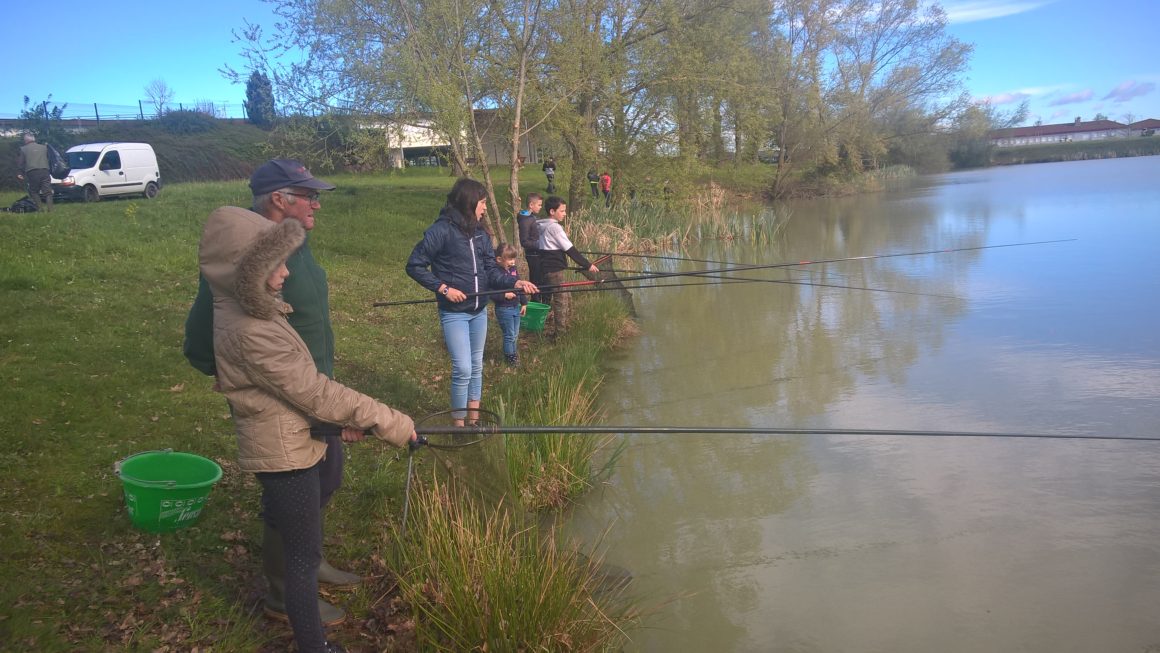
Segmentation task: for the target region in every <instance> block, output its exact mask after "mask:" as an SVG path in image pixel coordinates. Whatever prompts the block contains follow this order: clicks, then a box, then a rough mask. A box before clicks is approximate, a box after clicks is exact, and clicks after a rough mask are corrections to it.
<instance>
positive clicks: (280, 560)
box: [262, 526, 346, 627]
mask: <svg viewBox="0 0 1160 653" xmlns="http://www.w3.org/2000/svg"><path fill="white" fill-rule="evenodd" d="M262 571H263V572H264V573H265V574H266V581H267V582H268V583H269V584H270V590H269V592H267V593H266V600H265V609H264V612H265V613H266V616H268V617H271V618H274V619H277V620H279V621H285V622H287V623H289V621H290V617H289V616H288V615H287V614H286V552H285V550H284V549H283V548H282V536H281V535H279V534H278V531H276V530H274V529H273V528H270V527H269V526H266V533H265V535H264V536H263V539H262ZM318 616H319V617H321V618H322V625H323V627H329V626H337V625H338V624H340V623H342V622H344V621H346V612H344V611H343V610H342V608H339V607H336V606H333V605H331V604H329V603H327V602H326V601H323V600H322V599H318Z"/></svg>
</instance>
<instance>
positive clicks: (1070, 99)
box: [1047, 88, 1095, 107]
mask: <svg viewBox="0 0 1160 653" xmlns="http://www.w3.org/2000/svg"><path fill="white" fill-rule="evenodd" d="M1093 96H1095V93H1093V92H1092V90H1091V89H1090V88H1086V89H1084V90H1082V91H1079V92H1077V93H1068V94H1067V95H1064V96H1063V97H1059V98H1056V99H1054V100H1052V101H1051V102H1049V103H1048V105H1047V106H1049V107H1061V106H1063V105H1065V104H1075V103H1076V102H1087V101H1088V100H1090V99H1092V97H1093Z"/></svg>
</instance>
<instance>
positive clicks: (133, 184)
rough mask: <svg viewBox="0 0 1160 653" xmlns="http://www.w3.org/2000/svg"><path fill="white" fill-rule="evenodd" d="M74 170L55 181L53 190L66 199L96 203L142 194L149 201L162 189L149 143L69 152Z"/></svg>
mask: <svg viewBox="0 0 1160 653" xmlns="http://www.w3.org/2000/svg"><path fill="white" fill-rule="evenodd" d="M65 156H66V157H68V165H69V167H70V168H72V170H70V171H69V173H68V176H67V177H65V178H64V179H59V180H58V179H53V180H52V181H53V184H52V185H53V190H54V191H55V192H56V194H57V195H60V196H62V197H66V198H73V199H83V200H84V201H86V202H96V201H97V200H99V199H101V198H102V197H108V196H110V195H131V194H134V193H141V194H142V195H144V196H145V198H146V199H153V198H154V197H157V193H158V191H160V190H161V170H160V169H159V168H158V167H157V155H156V154H155V153H154V152H153V147H152V146H150V145H149V144H148V143H86V144H84V145H77V146H74V147H70V148H68V152H66V153H65Z"/></svg>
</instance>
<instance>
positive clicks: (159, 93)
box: [145, 77, 173, 118]
mask: <svg viewBox="0 0 1160 653" xmlns="http://www.w3.org/2000/svg"><path fill="white" fill-rule="evenodd" d="M145 95H146V97H148V98H149V103H150V104H152V105H153V108H154V109H155V112H154V115H155V116H156V117H158V118H160V117H161V116H163V115H164V114H165V106H166V105H167V104H169V103H170V102H172V101H173V89H171V88H169V84H166V83H165V80H164V79H161V78H160V77H158V78H156V79H154V80H153V81H151V82H149V83H148V84H146V85H145Z"/></svg>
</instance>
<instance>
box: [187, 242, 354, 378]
mask: <svg viewBox="0 0 1160 653" xmlns="http://www.w3.org/2000/svg"><path fill="white" fill-rule="evenodd" d="M286 267H287V268H289V269H290V276H289V277H287V278H286V283H285V284H284V285H283V286H282V299H283V300H285V301H286V303H287V304H290V305H291V306H293V307H294V312H293V313H291V314H290V315H289V319H290V326H292V327H294V330H295V331H297V332H298V335H300V336H302V340H304V341H305V342H306V346H307V347H308V348H309V349H310V355H311V356H313V357H314V365H315V366H316V367H317V368H318V371H319V372H322V373H323V374H325V375H326V376H328V377H330V378H332V379H333V378H334V331H332V330H331V328H330V295H329V291H328V290H327V286H326V271H325V270H323V269H322V266H320V265H318V262H317V261H315V260H314V254H313V253H312V252H311V251H310V235H309V234H307V236H306V242H305V243H304V244H303V245H302V247H301V248H299V249H298V251H297V252H295V253H294V254H292V255H291V256H290V259H289V260H288V261H286ZM182 353H184V354H185V358H186V359H188V360H189V364H190V365H193V366H194V367H195V368H197V369H198V370H199V371H201V372H203V373H205V374H208V375H210V376H216V372H217V367H216V365H215V364H214V358H213V293H212V292H211V291H210V289H209V284H208V283H207V282H206V280H205V279H204V278H203V277H200V276H199V278H198V287H197V298H196V299H194V300H193V306H192V307H190V309H189V317H187V318H186V319H185V342H184V344H183V345H182Z"/></svg>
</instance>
